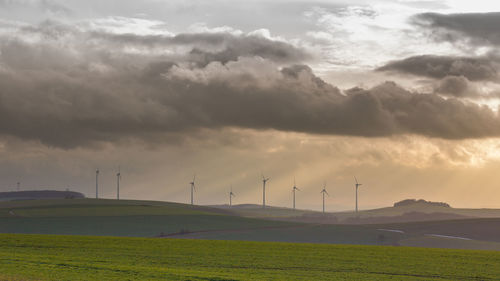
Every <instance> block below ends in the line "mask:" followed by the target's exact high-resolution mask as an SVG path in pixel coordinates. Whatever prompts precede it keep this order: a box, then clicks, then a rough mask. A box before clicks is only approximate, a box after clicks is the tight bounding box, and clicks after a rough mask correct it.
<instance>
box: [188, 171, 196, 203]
mask: <svg viewBox="0 0 500 281" xmlns="http://www.w3.org/2000/svg"><path fill="white" fill-rule="evenodd" d="M195 178H196V175H194V176H193V181H192V182H190V183H189V184H190V185H191V205H194V201H193V192H194V190H195V185H194V180H195Z"/></svg>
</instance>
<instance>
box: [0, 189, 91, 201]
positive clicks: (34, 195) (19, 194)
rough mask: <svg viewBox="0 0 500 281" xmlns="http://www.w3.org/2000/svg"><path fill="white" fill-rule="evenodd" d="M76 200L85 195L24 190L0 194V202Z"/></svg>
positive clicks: (55, 191)
mask: <svg viewBox="0 0 500 281" xmlns="http://www.w3.org/2000/svg"><path fill="white" fill-rule="evenodd" d="M76 198H85V195H83V194H82V193H80V192H75V191H69V190H67V191H59V190H23V191H8V192H0V201H14V200H38V199H76Z"/></svg>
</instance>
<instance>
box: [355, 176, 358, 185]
mask: <svg viewBox="0 0 500 281" xmlns="http://www.w3.org/2000/svg"><path fill="white" fill-rule="evenodd" d="M354 181H356V184H358V179H357V178H356V176H354Z"/></svg>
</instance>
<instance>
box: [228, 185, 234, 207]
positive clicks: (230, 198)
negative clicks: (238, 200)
mask: <svg viewBox="0 0 500 281" xmlns="http://www.w3.org/2000/svg"><path fill="white" fill-rule="evenodd" d="M234 196H236V195H234V193H233V187H231V191H229V207H231V206H233V201H232V199H233V197H234Z"/></svg>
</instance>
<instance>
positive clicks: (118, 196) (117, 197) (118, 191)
mask: <svg viewBox="0 0 500 281" xmlns="http://www.w3.org/2000/svg"><path fill="white" fill-rule="evenodd" d="M121 178H122V174H121V173H120V166H118V173H116V200H120V179H121Z"/></svg>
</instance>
